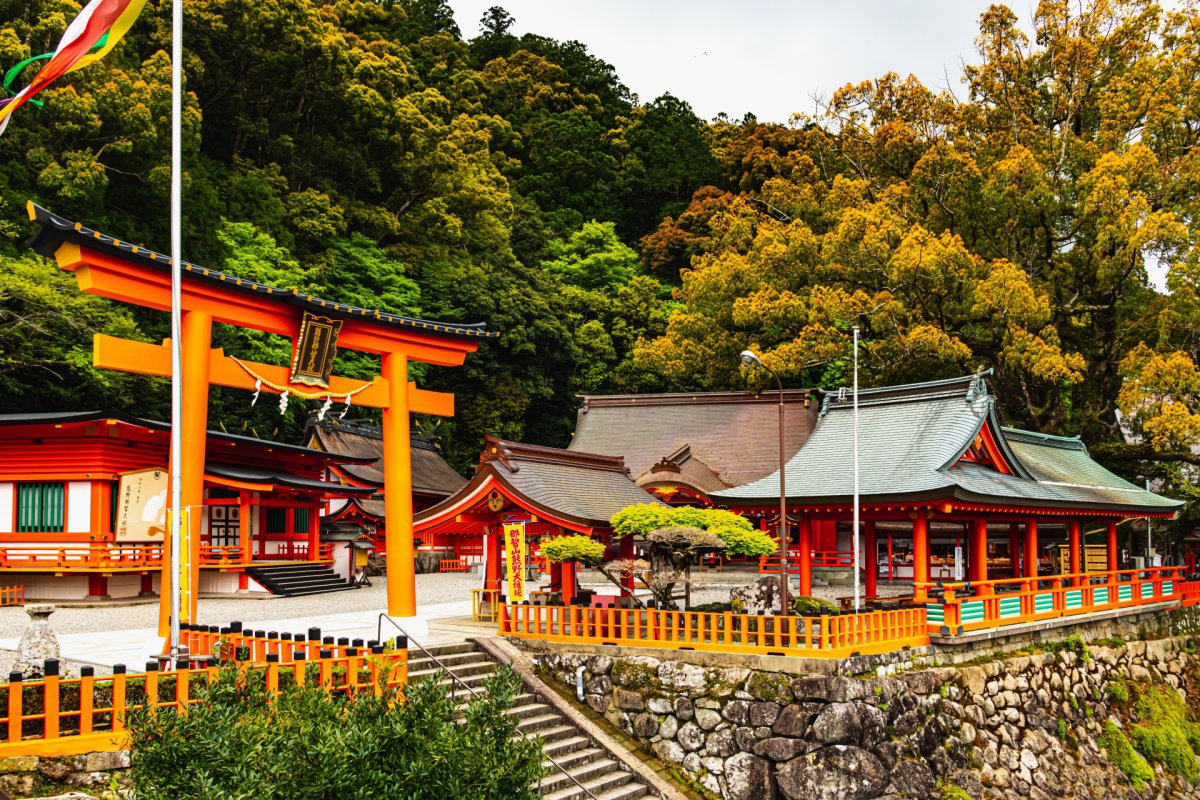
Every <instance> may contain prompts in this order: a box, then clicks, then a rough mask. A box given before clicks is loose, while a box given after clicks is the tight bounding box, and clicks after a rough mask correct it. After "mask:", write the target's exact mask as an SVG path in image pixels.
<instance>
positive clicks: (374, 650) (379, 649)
mask: <svg viewBox="0 0 1200 800" xmlns="http://www.w3.org/2000/svg"><path fill="white" fill-rule="evenodd" d="M381 653H383V645H381V644H375V645H371V654H372V655H380V654H381Z"/></svg>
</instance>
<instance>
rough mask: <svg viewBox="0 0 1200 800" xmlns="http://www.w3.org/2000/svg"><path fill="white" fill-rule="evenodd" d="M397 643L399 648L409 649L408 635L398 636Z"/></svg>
mask: <svg viewBox="0 0 1200 800" xmlns="http://www.w3.org/2000/svg"><path fill="white" fill-rule="evenodd" d="M395 645H396V649H397V650H407V649H408V637H407V636H397V637H396V640H395Z"/></svg>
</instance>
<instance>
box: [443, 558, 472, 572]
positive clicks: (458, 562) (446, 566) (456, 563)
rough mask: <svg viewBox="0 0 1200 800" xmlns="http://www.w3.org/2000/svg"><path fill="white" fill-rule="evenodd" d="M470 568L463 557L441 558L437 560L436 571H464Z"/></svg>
mask: <svg viewBox="0 0 1200 800" xmlns="http://www.w3.org/2000/svg"><path fill="white" fill-rule="evenodd" d="M470 568H471V565H470V564H468V563H467V560H466V559H465V558H443V559H442V560H441V561H439V562H438V572H466V571H467V570H469V569H470Z"/></svg>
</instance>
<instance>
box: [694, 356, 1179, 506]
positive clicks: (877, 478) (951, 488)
mask: <svg viewBox="0 0 1200 800" xmlns="http://www.w3.org/2000/svg"><path fill="white" fill-rule="evenodd" d="M985 376H986V373H985V374H980V375H974V376H967V377H962V378H953V379H950V380H943V381H933V382H929V383H921V384H909V385H904V386H891V387H884V388H880V389H868V390H863V391H860V392H859V404H858V405H859V414H858V417H859V494H860V498H861V501H862V502H879V501H900V500H922V499H937V498H946V499H958V500H964V501H969V502H980V503H995V504H1010V505H1011V504H1014V503H1015V504H1020V505H1022V506H1024V505H1029V506H1047V507H1049V506H1054V507H1072V508H1092V509H1105V510H1120V511H1129V512H1141V513H1154V512H1160V513H1167V514H1169V513H1170V512H1172V511H1173V510H1174V509H1176V508H1178V507H1179V506H1180V505H1182V504H1181V503H1180V502H1179V501H1176V500H1171V499H1169V498H1165V497H1159V496H1158V495H1155V494H1152V493H1150V492H1147V491H1145V490H1143V489H1140V488H1138V487H1137V486H1134V485H1133V484H1131V483H1129V482H1128V481H1125V480H1123V479H1121V478H1119V477H1118V476H1116V475H1114V474H1112V473H1111V472H1109V471H1108V470H1106V469H1105V468H1104V467H1102V466H1100V465H1099V464H1097V463H1096V462H1095V461H1093V460H1092V459H1091V457H1090V456H1089V455H1088V453H1087V448H1086V447H1084V445H1083V443H1082V442H1081V441H1080V440H1078V439H1064V438H1062V437H1054V436H1045V435H1042V434H1037V433H1031V432H1026V431H1017V430H1014V429H1011V428H1003V427H1002V426H1001V425H1000V421H999V417H998V415H997V413H996V400H995V397H994V396H992V395H991V394H989V393H988V390H987V384H986V381H985ZM853 426H854V414H853V397H852V395H851V394H850V393H849V392H845V393H836V394H829V395H827V396H826V399H825V403H824V406H823V408H822V410H821V418H820V420H819V421H818V423H817V426H816V429H815V430H814V431H813V434H812V436H811V437H810V438H809V439H808V441H807V442H806V443H805V444H804V446H803V447H801V448H800V450H799V452H798V453H796V455H795V456H794V457H793V458H791V459H790V460H789V461H788V464H787V467H786V474H787V494H788V498H789V500H791V501H793V502H798V503H823V502H824V503H830V504H845V503H849V502H851V501H852V498H853V486H854V473H853V455H852V446H853V445H852V442H853ZM982 439H987V440H988V441H990V442H994V444H995V446H996V448H997V452H998V455H999V456H1000V457H1001V460H1002V462H1003V464H1004V465H1005V467H1006V468H1008V469H1010V470H1011V472H1012V474H1004V473H1003V472H1002V471H1000V470H999V469H996V468H994V467H992V466H987V465H984V464H981V463H977V462H973V461H970V460H967V459H964V458H963V456H964V454H965V453H967V452H968V450H970V449H971V448H972V446H973V445H975V444H977V443H978V442H980V441H981V440H982ZM778 497H779V473H778V470H776V471H775V472H774V473H773V474H771V475H769V476H767V477H765V478H763V479H761V480H758V481H754V482H751V483H748V484H746V485H744V486H739V487H737V488H734V489H730V490H726V491H721V492H716V493H714V495H713V499H714V500H717V501H718V502H721V503H725V504H729V505H733V506H737V505H749V504H757V503H772V502H774V501H775V500H776V499H777V498H778Z"/></svg>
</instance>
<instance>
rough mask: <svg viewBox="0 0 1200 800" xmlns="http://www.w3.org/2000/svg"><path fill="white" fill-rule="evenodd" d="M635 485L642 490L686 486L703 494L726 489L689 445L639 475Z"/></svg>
mask: <svg viewBox="0 0 1200 800" xmlns="http://www.w3.org/2000/svg"><path fill="white" fill-rule="evenodd" d="M637 485H638V486H641V487H643V488H650V487H658V486H664V485H674V486H679V485H686V486H691V487H694V488H696V489H699V490H700V491H701V492H703V493H704V494H707V493H709V492H716V491H719V490H721V489H724V488H726V487H725V484H724V483H723V482H722V481H721V478H720V476H718V475H717V473H716V471H715V470H713V468H712V467H710V466H709V465H708V464H706V463H705V462H704V461H702V460H701V459H700V458H698V457H697V456H696V454H695V453H693V452H692V446H691V445H690V444H685V445H684V446H683V447H681V448H679V449H678V450H676V451H675V452H674V453H672V454H671V455H669V456H667V457H666V458H664V459H662V460H661V461H659V462H658V463H657V464H654V465H653V466H651V467H650V468H649V469H648V470H646V471H645V472H643V473H642V474H641V475H639V476H638V477H637Z"/></svg>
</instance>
